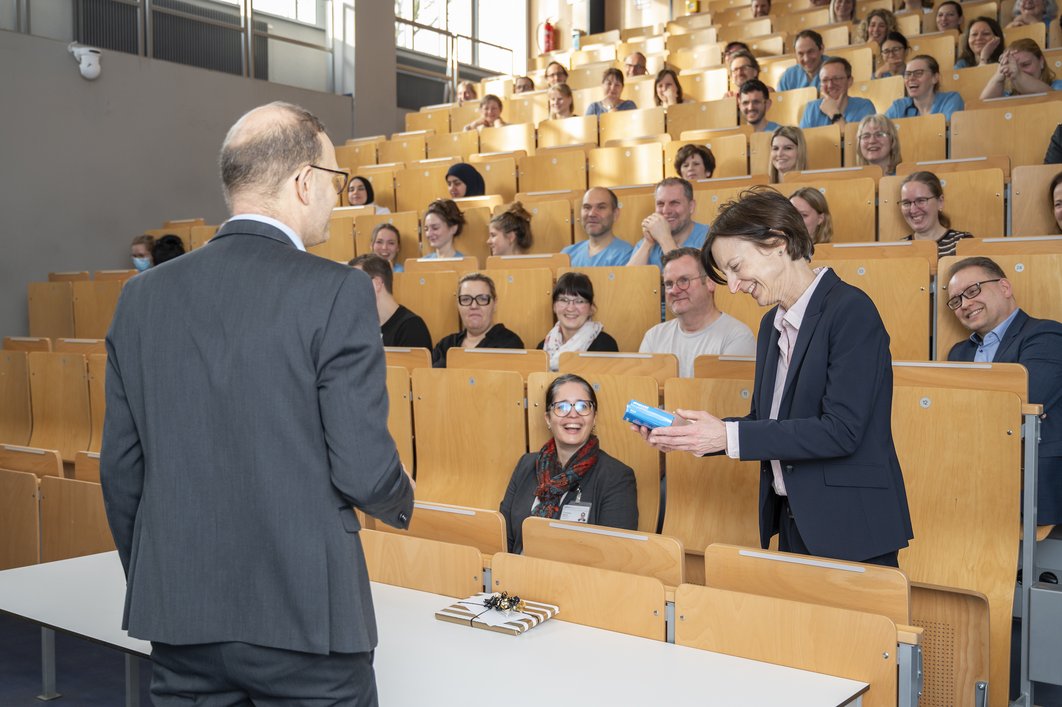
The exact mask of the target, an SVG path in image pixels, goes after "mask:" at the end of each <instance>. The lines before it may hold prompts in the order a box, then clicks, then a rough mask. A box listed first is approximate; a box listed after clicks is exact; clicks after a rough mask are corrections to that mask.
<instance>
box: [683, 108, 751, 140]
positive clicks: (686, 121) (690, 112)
mask: <svg viewBox="0 0 1062 707" xmlns="http://www.w3.org/2000/svg"><path fill="white" fill-rule="evenodd" d="M736 127H738V113H737V101H735V100H734V99H733V98H719V99H717V100H714V101H690V102H688V103H679V104H677V105H673V106H671V107H670V108H668V109H667V131H668V133H669V134H670V135H671V138H672V139H674V140H679V139H684V138H683V137H682V133H684V132H685V131H687V130H707V129H712V128H720V129H722V128H736Z"/></svg>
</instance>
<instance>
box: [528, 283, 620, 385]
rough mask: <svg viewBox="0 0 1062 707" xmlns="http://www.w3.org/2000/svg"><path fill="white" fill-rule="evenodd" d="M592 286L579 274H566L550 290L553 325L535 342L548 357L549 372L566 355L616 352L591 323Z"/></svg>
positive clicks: (594, 309) (615, 346)
mask: <svg viewBox="0 0 1062 707" xmlns="http://www.w3.org/2000/svg"><path fill="white" fill-rule="evenodd" d="M596 312H597V307H596V306H595V305H594V284H593V283H592V282H591V281H590V278H589V277H587V276H586V275H584V274H583V273H581V272H566V273H564V274H563V275H561V276H560V277H559V278H557V284H556V285H554V286H553V314H554V316H555V317H556V318H557V323H556V324H555V325H553V328H552V329H550V330H549V333H548V334H546V338H545V339H543V340H542V341H540V342H538V346H537V348H540V349H544V350H545V352H546V353H547V354H548V355H549V370H551V371H555V370H557V368H558V367H559V366H560V355H561V354H562V353H564V352H566V351H619V345H618V344H616V340H615V339H613V338H612V337H611V336H609V335H608V334H606V333H605V331H604V327H603V326H602V325H601V323H600V322H595V321H594V314H595V313H596Z"/></svg>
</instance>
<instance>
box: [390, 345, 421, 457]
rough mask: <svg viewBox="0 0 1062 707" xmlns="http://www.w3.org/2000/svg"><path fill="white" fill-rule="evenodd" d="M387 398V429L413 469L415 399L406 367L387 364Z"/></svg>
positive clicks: (400, 454) (399, 453)
mask: <svg viewBox="0 0 1062 707" xmlns="http://www.w3.org/2000/svg"><path fill="white" fill-rule="evenodd" d="M419 350H420V351H423V349H419ZM387 399H388V407H387V431H388V432H390V433H391V437H392V438H394V440H395V446H396V447H397V448H398V458H399V459H401V460H402V463H403V464H405V465H406V469H409V470H410V471H413V399H412V394H411V392H410V386H409V371H408V370H407V369H406V368H404V367H402V366H392V365H388V366H387Z"/></svg>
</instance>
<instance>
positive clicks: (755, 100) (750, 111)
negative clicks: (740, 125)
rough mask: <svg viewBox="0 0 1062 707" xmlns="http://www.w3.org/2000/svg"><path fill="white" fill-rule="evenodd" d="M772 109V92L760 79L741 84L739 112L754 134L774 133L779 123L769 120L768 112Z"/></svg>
mask: <svg viewBox="0 0 1062 707" xmlns="http://www.w3.org/2000/svg"><path fill="white" fill-rule="evenodd" d="M770 109H771V90H770V89H769V88H767V84H765V83H764V82H763V81H760V80H759V79H749V80H748V81H746V82H745V83H743V84H741V89H740V90H739V91H738V110H739V111H741V115H742V117H743V118H744V119H745V123H746V124H748V126H749V127H750V128H752V132H754V133H761V132H769V133H773V132H774V131H775V130H777V129H778V123H775V122H772V121H770V120H767V111H769V110H770Z"/></svg>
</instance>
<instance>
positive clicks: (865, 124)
mask: <svg viewBox="0 0 1062 707" xmlns="http://www.w3.org/2000/svg"><path fill="white" fill-rule="evenodd" d="M856 145H857V149H856V156H855V162H856V164H857V165H859V166H863V165H869V164H874V165H877V166H878V167H880V168H881V173H882V175H884V176H886V177H888V176H891V175H893V174H896V165H898V164H900V161H901V160H902V159H903V158H902V156H901V155H900V135H899V133H898V132H897V131H896V124H895V123H893V122H892V121H891V120H889V119H888V118H886V117H885V116H884V115H882V114H881V113H877V114H875V115H868V116H867V117H865V118H863V119H862V120H861V121H859V127H858V128H856Z"/></svg>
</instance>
